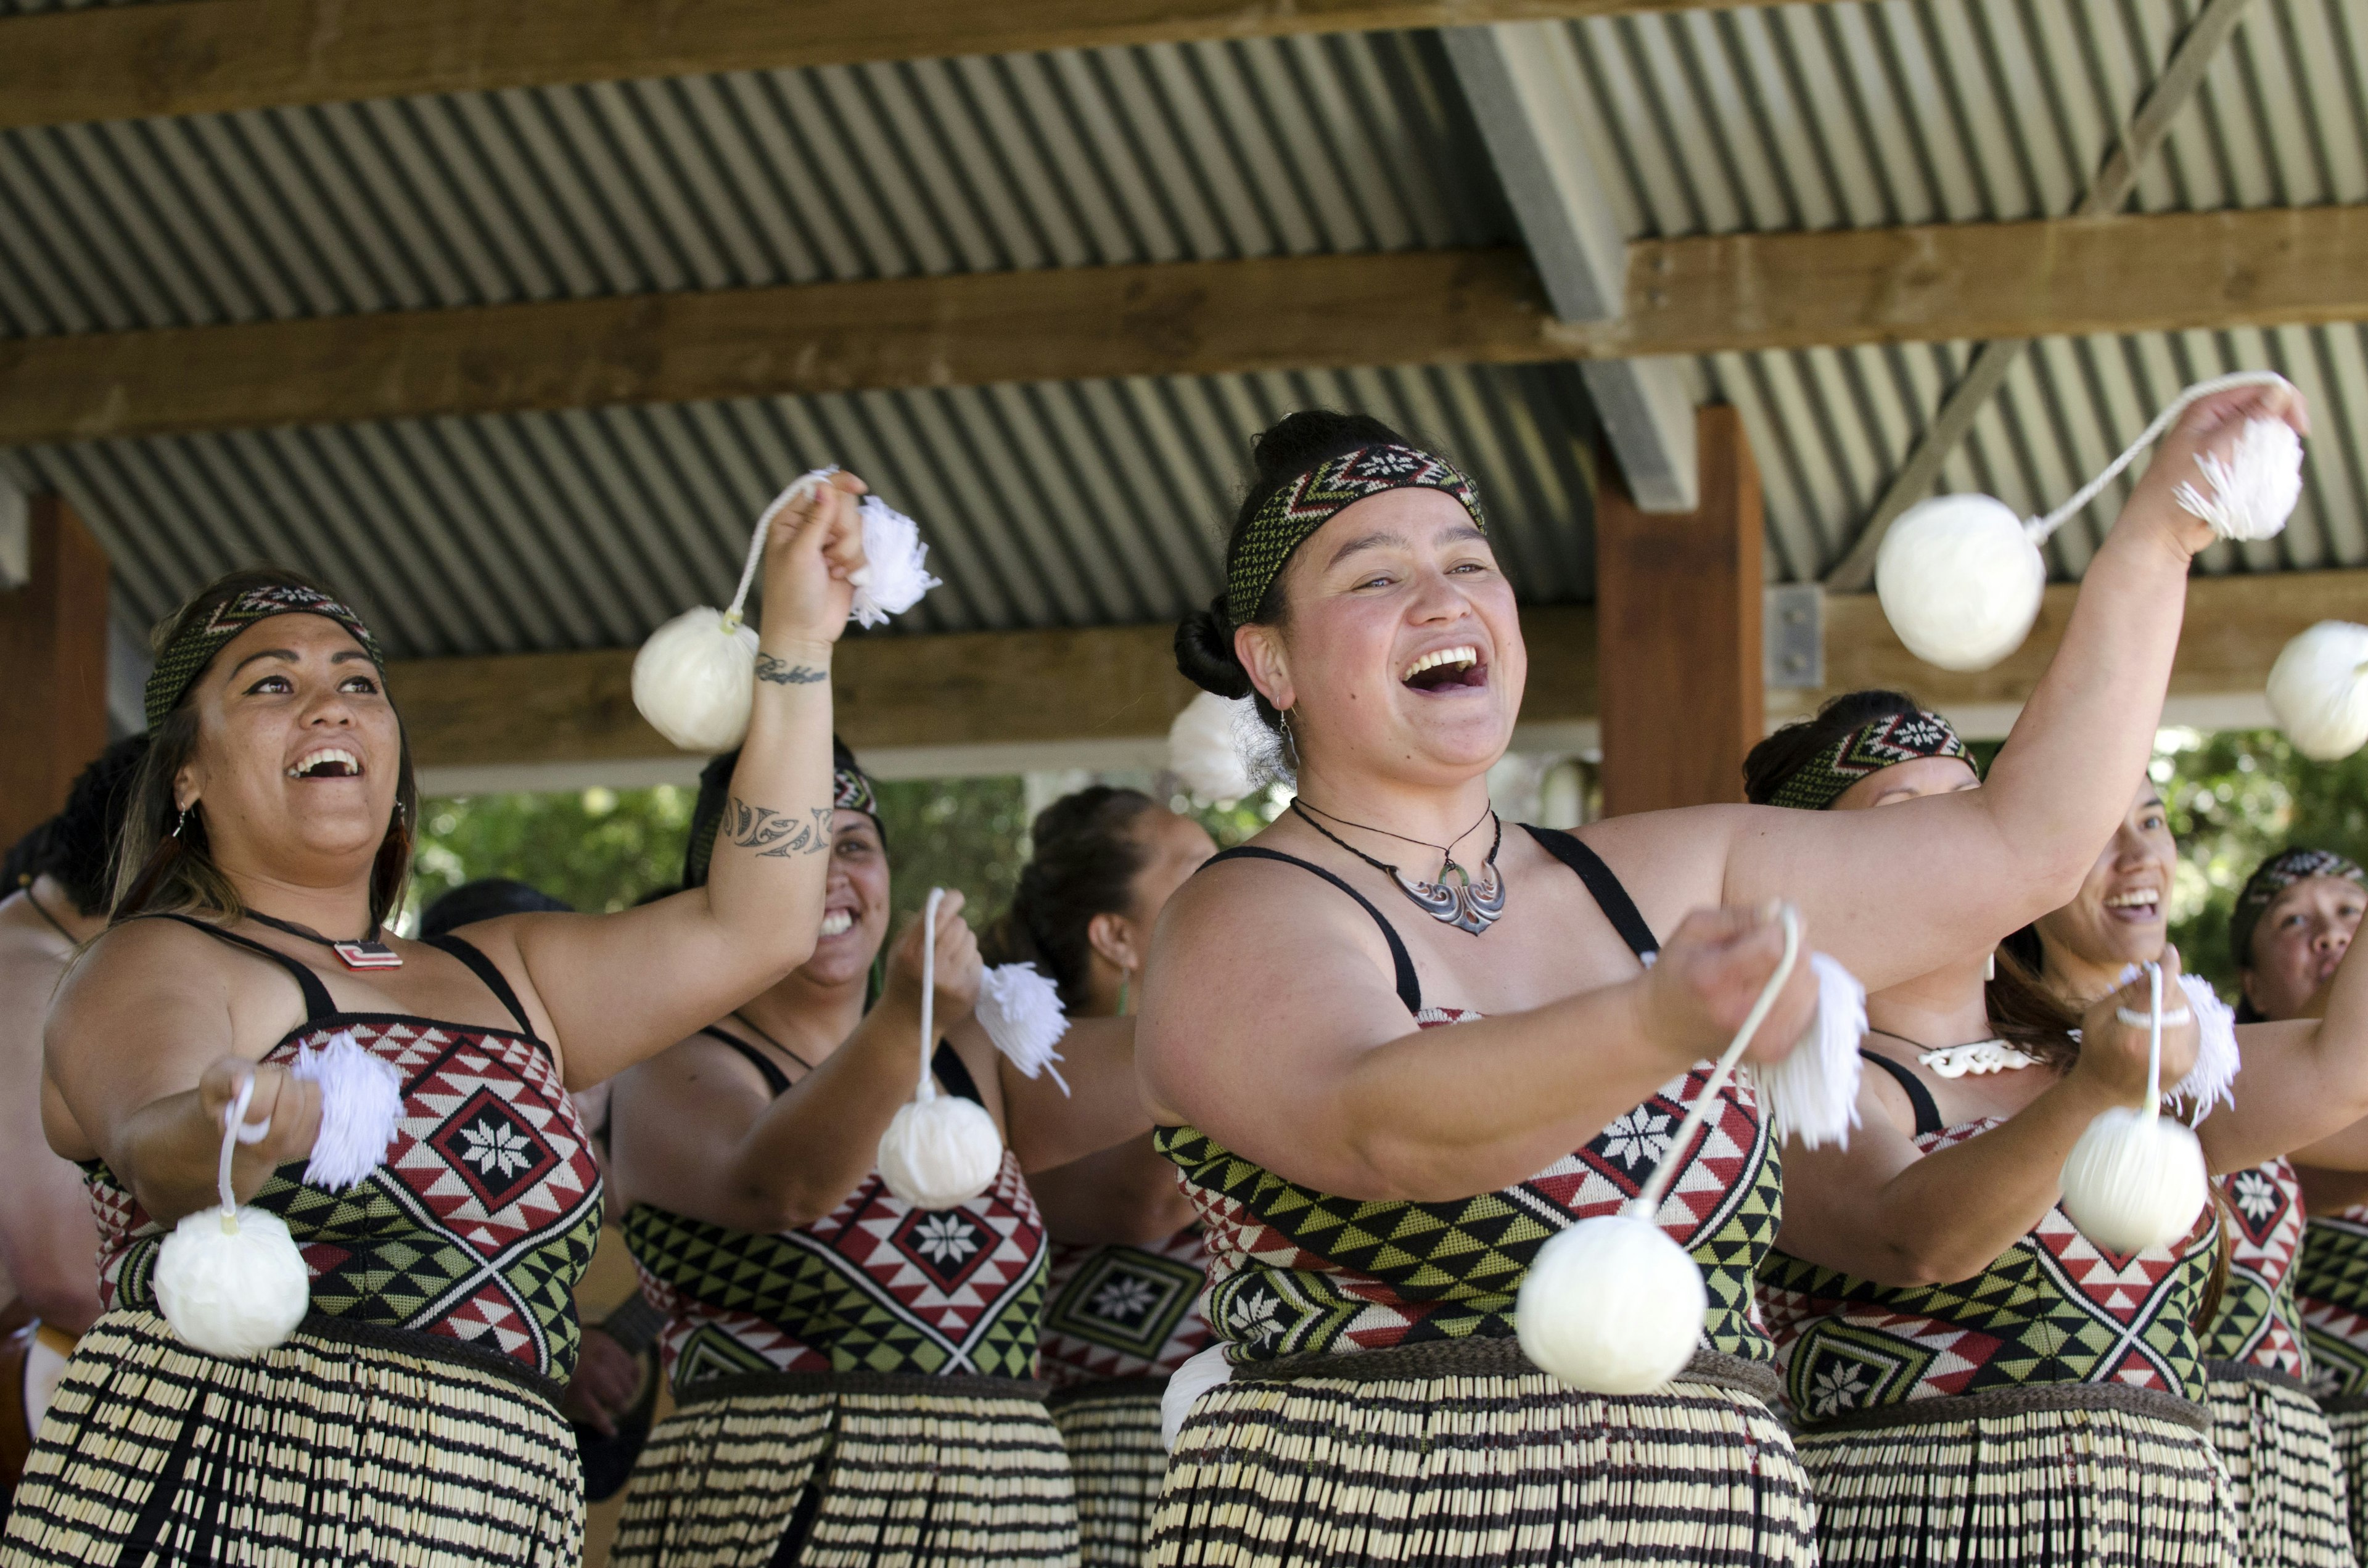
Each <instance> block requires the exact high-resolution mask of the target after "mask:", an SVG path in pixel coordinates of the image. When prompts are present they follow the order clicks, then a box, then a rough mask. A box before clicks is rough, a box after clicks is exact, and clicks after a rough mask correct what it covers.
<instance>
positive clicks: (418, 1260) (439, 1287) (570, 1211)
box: [83, 1012, 600, 1383]
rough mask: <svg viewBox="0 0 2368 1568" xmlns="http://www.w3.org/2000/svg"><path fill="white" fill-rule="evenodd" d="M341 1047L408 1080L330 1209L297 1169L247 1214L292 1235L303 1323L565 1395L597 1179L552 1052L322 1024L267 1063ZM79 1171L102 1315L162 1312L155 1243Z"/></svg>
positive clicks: (595, 1236)
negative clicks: (490, 1357) (446, 1349)
mask: <svg viewBox="0 0 2368 1568" xmlns="http://www.w3.org/2000/svg"><path fill="white" fill-rule="evenodd" d="M340 1034H350V1035H352V1037H353V1040H354V1043H355V1044H357V1045H359V1046H360V1047H361V1048H362V1049H363V1050H364V1051H369V1052H370V1054H371V1055H373V1056H375V1057H377V1058H379V1059H380V1060H381V1061H383V1062H389V1063H392V1064H393V1067H394V1069H395V1071H396V1072H397V1073H398V1074H401V1075H402V1079H403V1118H402V1120H401V1121H400V1122H399V1123H398V1124H397V1126H396V1131H395V1135H394V1139H393V1142H390V1143H389V1144H388V1145H387V1149H386V1153H385V1155H384V1157H383V1158H382V1159H381V1161H380V1163H379V1165H378V1166H377V1167H376V1168H375V1169H373V1170H372V1171H371V1172H370V1175H369V1176H366V1177H364V1178H363V1179H362V1181H361V1183H360V1184H359V1186H357V1187H351V1188H349V1189H347V1191H344V1192H336V1193H332V1192H325V1191H323V1190H322V1189H321V1188H319V1187H309V1186H307V1185H305V1182H304V1165H305V1162H304V1161H302V1160H293V1161H290V1162H289V1163H288V1164H286V1165H281V1166H280V1167H279V1169H278V1170H276V1171H274V1172H272V1173H271V1175H270V1176H269V1177H268V1178H267V1179H266V1180H265V1182H264V1184H263V1187H261V1189H260V1190H258V1191H257V1192H256V1194H255V1196H254V1197H253V1198H250V1199H247V1202H248V1203H250V1204H252V1205H253V1206H255V1207H256V1208H258V1209H264V1210H269V1211H270V1212H272V1213H274V1214H277V1215H279V1218H280V1219H281V1220H283V1221H286V1222H287V1225H288V1231H289V1233H290V1235H291V1236H293V1237H294V1238H295V1241H296V1244H297V1246H298V1247H299V1248H300V1249H301V1250H302V1252H303V1254H304V1265H305V1267H307V1268H308V1269H309V1270H311V1272H312V1276H313V1307H312V1310H313V1312H321V1313H324V1314H326V1315H328V1316H331V1317H336V1318H342V1319H344V1320H345V1321H347V1322H348V1323H359V1324H373V1325H376V1326H379V1327H383V1328H398V1329H408V1330H411V1331H413V1332H415V1333H421V1334H428V1335H439V1336H442V1337H446V1338H450V1339H456V1340H461V1341H465V1342H466V1343H468V1344H470V1345H472V1346H476V1347H477V1348H479V1349H482V1350H491V1351H495V1352H497V1353H499V1354H501V1355H503V1356H506V1357H508V1358H511V1359H513V1360H515V1361H517V1362H518V1363H520V1364H521V1365H522V1366H524V1367H526V1368H527V1369H529V1370H532V1371H534V1372H538V1373H540V1374H541V1375H542V1376H543V1377H546V1378H549V1379H551V1380H552V1381H557V1382H563V1383H564V1382H565V1381H567V1379H568V1378H569V1377H570V1376H571V1375H572V1374H573V1373H574V1372H575V1351H576V1344H577V1328H576V1321H575V1285H576V1281H578V1280H579V1279H581V1278H583V1277H584V1271H585V1270H586V1268H587V1267H590V1266H591V1262H592V1249H593V1247H594V1246H595V1245H596V1244H598V1240H599V1235H600V1167H599V1166H598V1165H597V1164H596V1163H595V1162H594V1160H593V1157H592V1140H591V1135H590V1134H589V1133H588V1132H587V1131H586V1130H585V1127H584V1123H583V1121H582V1119H580V1118H578V1117H577V1115H576V1114H575V1104H574V1102H573V1101H571V1100H570V1099H569V1098H568V1096H567V1091H566V1088H565V1086H564V1085H562V1084H561V1082H560V1080H559V1075H558V1074H557V1073H555V1072H553V1071H552V1063H551V1052H550V1051H549V1050H548V1049H547V1048H546V1047H545V1046H543V1045H542V1044H541V1042H540V1041H538V1040H532V1039H530V1038H529V1037H528V1036H527V1035H525V1034H523V1033H509V1032H506V1031H504V1030H500V1029H484V1028H473V1027H467V1026H462V1025H459V1024H447V1023H438V1022H435V1021H433V1020H431V1019H427V1018H418V1017H408V1016H405V1015H401V1014H386V1013H334V1012H330V1013H323V1012H316V1013H315V1015H314V1017H313V1019H312V1020H311V1021H309V1022H307V1023H306V1024H304V1025H303V1026H302V1028H298V1029H296V1030H295V1031H294V1032H293V1033H291V1034H290V1035H289V1036H288V1038H287V1039H285V1040H281V1041H280V1042H279V1044H278V1045H277V1046H274V1047H273V1048H272V1049H271V1051H269V1052H268V1054H266V1055H265V1056H264V1058H263V1060H264V1061H266V1062H274V1063H278V1064H280V1065H286V1064H288V1063H290V1062H293V1061H294V1060H295V1058H296V1054H297V1051H298V1049H299V1048H300V1047H302V1046H304V1045H311V1046H313V1048H315V1049H319V1048H321V1047H323V1046H325V1045H326V1044H327V1043H328V1042H329V1040H332V1039H334V1038H335V1037H336V1036H337V1035H340ZM83 1169H84V1172H85V1179H86V1184H87V1186H88V1187H89V1190H90V1199H91V1207H92V1210H94V1211H95V1213H96V1214H97V1220H98V1232H99V1260H98V1261H99V1278H98V1287H99V1299H100V1301H101V1304H103V1305H105V1306H108V1307H119V1306H120V1307H137V1308H142V1309H145V1310H146V1311H149V1312H154V1311H157V1310H158V1309H157V1306H156V1296H155V1290H154V1277H155V1268H156V1255H157V1253H158V1251H159V1250H160V1249H161V1248H162V1247H163V1245H164V1241H165V1227H162V1226H160V1225H158V1224H157V1223H156V1222H155V1221H153V1220H151V1219H150V1218H149V1217H148V1215H147V1213H146V1212H145V1211H144V1210H142V1208H141V1207H140V1205H139V1203H138V1201H137V1200H136V1199H133V1198H132V1196H131V1193H130V1192H128V1191H126V1190H125V1189H124V1188H123V1187H122V1186H121V1185H120V1184H119V1183H118V1182H117V1181H116V1179H115V1176H114V1173H112V1172H111V1171H109V1170H108V1168H107V1166H106V1165H104V1164H103V1163H101V1162H99V1161H96V1160H92V1161H86V1162H85V1163H84V1166H83Z"/></svg>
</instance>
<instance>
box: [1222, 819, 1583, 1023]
mask: <svg viewBox="0 0 2368 1568" xmlns="http://www.w3.org/2000/svg"><path fill="white" fill-rule="evenodd" d="M1220 860H1280V861H1281V862H1282V863H1283V864H1284V865H1286V866H1296V867H1298V868H1299V869H1301V870H1303V871H1313V872H1315V874H1316V875H1317V876H1319V877H1321V878H1323V879H1324V880H1325V881H1327V882H1330V883H1331V884H1332V885H1333V886H1334V887H1336V888H1338V889H1339V890H1340V891H1341V892H1344V893H1347V894H1348V895H1349V897H1350V898H1353V899H1355V900H1356V901H1357V903H1359V904H1360V906H1362V907H1363V909H1364V911H1365V913H1366V914H1368V915H1372V917H1373V924H1374V925H1376V926H1380V927H1381V928H1382V935H1383V937H1384V938H1386V939H1387V940H1388V942H1389V944H1390V962H1391V963H1392V964H1393V965H1394V966H1395V968H1396V970H1397V983H1398V1000H1399V1001H1401V1002H1403V1003H1405V1004H1406V1011H1407V1012H1409V1013H1412V1014H1415V1015H1416V1016H1417V1017H1420V1016H1421V1013H1422V983H1421V982H1420V981H1419V980H1417V979H1416V978H1415V972H1414V955H1413V954H1411V953H1409V952H1407V951H1406V943H1405V942H1403V941H1402V940H1400V939H1399V937H1398V934H1397V929H1396V927H1395V926H1392V925H1391V924H1390V923H1389V922H1388V921H1387V920H1386V919H1384V918H1383V916H1382V912H1381V911H1380V910H1378V909H1375V908H1374V907H1373V901H1372V899H1369V898H1367V897H1366V896H1365V895H1364V894H1363V893H1360V892H1358V891H1357V890H1356V889H1355V888H1352V887H1350V886H1349V884H1348V883H1347V882H1345V881H1341V880H1340V879H1339V878H1338V877H1336V876H1334V875H1333V874H1332V873H1331V872H1329V871H1327V870H1326V869H1324V868H1323V867H1321V866H1318V865H1316V864H1315V862H1313V861H1311V860H1303V859H1301V858H1299V857H1298V856H1296V855H1285V854H1283V853H1282V852H1281V850H1277V849H1261V848H1258V846H1255V845H1249V844H1245V845H1243V846H1240V847H1239V848H1235V849H1224V850H1220V851H1218V852H1217V853H1216V854H1214V855H1212V856H1210V857H1209V858H1208V859H1207V860H1205V861H1203V862H1201V863H1202V864H1203V865H1206V866H1213V865H1215V864H1216V863H1217V862H1218V861H1220ZM1615 885H1617V884H1615Z"/></svg>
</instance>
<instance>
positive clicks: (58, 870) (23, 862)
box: [0, 733, 148, 918]
mask: <svg viewBox="0 0 2368 1568" xmlns="http://www.w3.org/2000/svg"><path fill="white" fill-rule="evenodd" d="M147 755H148V737H147V735H146V734H144V733H142V734H137V735H128V736H126V737H125V738H123V739H122V740H120V741H117V742H115V743H114V744H111V745H109V746H108V748H107V749H106V750H105V751H103V752H100V753H99V754H98V759H97V761H96V762H93V763H92V764H91V765H90V766H89V767H85V768H84V769H83V770H82V772H81V773H80V774H78V775H77V776H76V777H75V778H74V787H73V788H72V789H70V790H67V791H66V803H65V806H64V809H63V810H62V811H60V812H58V814H57V815H55V816H53V817H51V819H50V820H49V821H47V822H45V823H43V824H40V826H39V827H36V828H34V829H33V831H32V832H30V833H28V834H27V835H25V836H24V837H22V838H20V839H18V840H17V842H16V844H15V846H12V847H11V848H10V849H9V851H8V856H7V858H6V861H5V862H0V897H6V895H7V894H9V893H12V892H16V891H17V889H18V888H21V887H28V886H30V885H31V884H32V881H33V880H34V879H35V878H36V877H40V876H50V877H54V878H56V879H57V881H58V885H59V886H60V887H63V888H64V889H65V891H66V896H67V897H68V898H71V899H73V900H74V908H75V910H76V911H77V912H78V913H80V914H81V915H83V916H84V917H85V918H96V917H97V916H98V915H104V914H106V913H107V903H108V879H107V868H108V858H109V857H110V856H112V855H113V854H114V852H115V836H116V835H117V834H119V833H120V832H122V831H123V816H124V812H126V811H127V810H129V809H130V807H131V783H132V779H133V778H135V777H136V776H137V775H138V773H139V771H140V760H141V758H142V757H144V756H147Z"/></svg>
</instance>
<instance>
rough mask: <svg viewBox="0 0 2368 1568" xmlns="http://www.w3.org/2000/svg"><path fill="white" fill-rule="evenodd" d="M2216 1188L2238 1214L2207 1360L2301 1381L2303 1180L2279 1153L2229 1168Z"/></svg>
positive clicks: (2305, 1375)
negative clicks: (2297, 1276) (2298, 1282)
mask: <svg viewBox="0 0 2368 1568" xmlns="http://www.w3.org/2000/svg"><path fill="white" fill-rule="evenodd" d="M2220 1190H2221V1192H2222V1193H2223V1194H2225V1195H2226V1198H2227V1199H2228V1210H2229V1212H2231V1213H2233V1214H2234V1215H2235V1216H2236V1224H2235V1225H2234V1227H2233V1228H2232V1229H2231V1231H2230V1233H2229V1248H2228V1288H2227V1289H2226V1290H2225V1291H2223V1292H2222V1293H2221V1296H2220V1314H2219V1315H2218V1316H2217V1317H2215V1318H2214V1319H2213V1320H2212V1326H2211V1327H2210V1328H2209V1329H2207V1330H2206V1331H2205V1332H2204V1335H2203V1358H2204V1359H2205V1360H2207V1361H2241V1362H2244V1363H2246V1364H2248V1365H2249V1366H2253V1367H2258V1368H2260V1369H2261V1370H2263V1371H2266V1372H2276V1373H2279V1374H2280V1375H2282V1376H2284V1377H2289V1378H2292V1379H2294V1381H2296V1382H2306V1381H2308V1379H2309V1358H2308V1356H2307V1354H2306V1353H2305V1350H2304V1348H2303V1331H2302V1310H2301V1307H2300V1305H2299V1303H2298V1302H2297V1301H2295V1299H2294V1259H2295V1255H2296V1254H2298V1253H2299V1252H2300V1251H2301V1250H2302V1232H2303V1208H2302V1183H2301V1182H2300V1181H2299V1180H2298V1179H2296V1177H2295V1176H2294V1166H2293V1165H2289V1164H2288V1163H2287V1162H2286V1161H2284V1160H2282V1159H2280V1160H2271V1162H2270V1163H2269V1164H2268V1165H2255V1166H2253V1167H2251V1168H2250V1169H2248V1170H2241V1171H2231V1172H2229V1173H2228V1174H2227V1175H2226V1176H2222V1177H2221V1178H2220Z"/></svg>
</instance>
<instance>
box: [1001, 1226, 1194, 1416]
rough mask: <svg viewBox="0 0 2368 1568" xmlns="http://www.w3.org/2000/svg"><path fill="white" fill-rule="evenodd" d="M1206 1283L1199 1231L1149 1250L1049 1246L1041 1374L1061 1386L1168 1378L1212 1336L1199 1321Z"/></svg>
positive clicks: (1191, 1229) (1039, 1361)
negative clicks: (1201, 1299)
mask: <svg viewBox="0 0 2368 1568" xmlns="http://www.w3.org/2000/svg"><path fill="white" fill-rule="evenodd" d="M1207 1280H1208V1251H1207V1248H1206V1247H1205V1246H1203V1245H1202V1244H1201V1227H1200V1226H1198V1225H1188V1226H1186V1227H1185V1228H1184V1229H1183V1230H1181V1231H1178V1232H1177V1233H1175V1234H1174V1235H1172V1236H1170V1237H1168V1238H1167V1240H1166V1241H1164V1242H1161V1243H1159V1244H1156V1245H1155V1246H1148V1247H1132V1246H1066V1245H1061V1244H1054V1246H1053V1267H1052V1273H1051V1275H1050V1277H1049V1282H1048V1284H1047V1286H1046V1290H1045V1306H1044V1342H1043V1346H1042V1349H1041V1350H1040V1352H1039V1354H1038V1357H1037V1364H1038V1366H1039V1367H1040V1368H1041V1369H1042V1372H1041V1374H1040V1375H1041V1376H1042V1377H1044V1378H1045V1379H1047V1380H1048V1381H1051V1382H1052V1383H1053V1384H1054V1385H1055V1386H1056V1387H1064V1388H1065V1387H1071V1386H1074V1385H1076V1384H1080V1383H1093V1382H1100V1381H1105V1380H1108V1379H1110V1378H1164V1377H1167V1376H1168V1375H1169V1374H1170V1373H1172V1372H1174V1371H1175V1370H1176V1369H1177V1368H1178V1367H1180V1366H1182V1365H1183V1364H1184V1363H1185V1361H1186V1360H1188V1359H1189V1358H1191V1357H1192V1356H1193V1355H1194V1354H1196V1353H1197V1352H1199V1351H1201V1350H1203V1349H1206V1348H1207V1347H1208V1345H1209V1342H1210V1340H1211V1339H1212V1338H1213V1337H1214V1335H1212V1334H1211V1333H1210V1331H1209V1320H1208V1319H1206V1318H1204V1317H1202V1316H1201V1308H1200V1295H1201V1287H1202V1286H1203V1285H1205V1284H1206V1283H1207Z"/></svg>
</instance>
